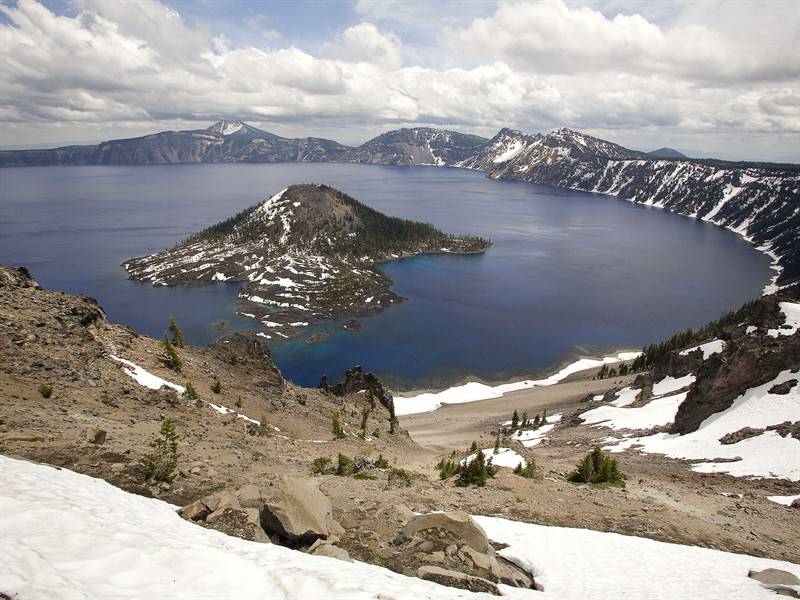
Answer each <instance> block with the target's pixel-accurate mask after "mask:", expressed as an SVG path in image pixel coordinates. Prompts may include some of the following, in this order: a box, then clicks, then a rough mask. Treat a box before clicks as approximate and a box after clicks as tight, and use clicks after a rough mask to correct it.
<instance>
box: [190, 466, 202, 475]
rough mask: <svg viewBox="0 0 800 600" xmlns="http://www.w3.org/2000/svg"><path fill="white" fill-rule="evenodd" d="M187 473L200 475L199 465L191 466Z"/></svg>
mask: <svg viewBox="0 0 800 600" xmlns="http://www.w3.org/2000/svg"><path fill="white" fill-rule="evenodd" d="M189 473H191V474H192V475H200V467H192V468H191V469H189Z"/></svg>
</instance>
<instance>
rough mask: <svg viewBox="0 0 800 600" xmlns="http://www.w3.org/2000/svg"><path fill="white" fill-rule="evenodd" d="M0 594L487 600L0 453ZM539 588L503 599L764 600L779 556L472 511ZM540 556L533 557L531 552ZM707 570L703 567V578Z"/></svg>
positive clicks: (32, 598)
mask: <svg viewBox="0 0 800 600" xmlns="http://www.w3.org/2000/svg"><path fill="white" fill-rule="evenodd" d="M0 509H2V511H3V516H4V518H3V519H2V520H1V521H0V534H2V541H3V543H2V544H0V589H2V590H3V592H4V593H6V594H10V595H11V597H17V595H18V597H20V598H25V599H27V600H39V599H41V600H45V599H47V600H53V599H60V598H115V599H125V598H136V599H139V598H161V597H170V598H187V599H192V600H194V599H197V598H237V599H242V600H250V599H253V600H255V599H258V598H264V599H269V600H277V599H281V598H348V599H350V598H356V599H357V598H364V599H367V598H369V599H373V598H383V599H386V600H390V599H394V598H397V599H405V598H409V597H414V598H420V599H427V598H430V599H434V598H435V599H449V598H464V599H466V598H476V599H477V598H489V597H491V596H488V595H485V594H474V593H471V592H467V591H464V590H459V589H455V588H450V587H443V586H440V585H437V584H434V583H430V582H427V581H423V580H421V579H418V578H415V577H406V576H403V575H400V574H398V573H394V572H392V571H389V570H387V569H383V568H381V567H376V566H373V565H369V564H365V563H362V562H358V561H340V560H337V559H333V558H327V557H322V556H313V555H309V554H304V553H302V552H299V551H295V550H290V549H288V548H284V547H282V546H277V545H273V544H262V543H257V542H250V541H246V540H242V539H239V538H234V537H229V536H226V535H224V534H222V533H219V532H217V531H214V530H210V529H205V528H203V527H199V526H198V525H195V524H193V523H191V522H189V521H186V520H184V519H181V518H180V517H179V516H178V515H177V514H176V513H175V510H174V507H172V506H170V505H169V504H167V503H165V502H163V501H160V500H155V499H150V498H145V497H142V496H137V495H133V494H129V493H126V492H123V491H122V490H120V489H118V488H115V487H113V486H111V485H110V484H108V483H106V482H104V481H102V480H100V479H94V478H92V477H88V476H86V475H80V474H77V473H74V472H71V471H68V470H66V469H56V468H53V467H49V466H45V465H39V464H34V463H30V462H27V461H22V460H15V459H11V458H7V457H5V456H0ZM476 520H477V521H478V523H479V524H480V525H481V526H482V527H483V528H484V529H485V531H486V532H487V534H488V536H489V537H490V538H491V539H493V540H495V541H497V542H500V543H503V544H507V547H506V548H505V549H503V550H501V551H500V553H501V554H502V555H504V556H505V557H507V558H509V559H511V560H512V561H514V562H517V563H518V564H521V565H524V566H525V567H528V568H530V569H532V570H533V571H534V572H535V573H536V577H537V581H540V582H542V584H543V585H544V591H535V590H523V589H519V588H511V587H507V586H504V585H501V586H500V587H501V590H502V592H503V595H504V597H507V598H511V599H517V600H521V599H530V600H534V599H536V598H542V599H547V598H552V599H553V600H565V599H567V598H620V597H623V598H627V599H629V600H640V599H641V600H652V599H653V598H695V597H697V598H699V597H703V598H716V597H719V598H726V599H728V600H739V599H741V600H744V599H748V600H749V599H754V600H755V599H758V598H764V599H765V600H767V599H769V598H774V597H775V595H774V592H773V591H771V590H768V589H766V588H765V587H763V586H762V585H761V584H760V583H758V582H757V581H756V580H754V579H752V578H749V577H748V573H749V571H750V570H763V569H768V568H773V569H782V570H784V571H788V572H789V573H794V574H796V575H800V567H798V566H797V565H793V564H791V563H788V562H783V561H776V560H769V559H763V558H756V557H751V556H746V555H741V554H730V553H726V552H720V551H717V550H710V549H706V548H697V547H691V546H680V545H677V544H667V543H664V542H657V541H653V540H648V539H644V538H636V537H631V536H623V535H619V534H616V533H602V532H598V531H589V530H585V529H572V528H563V527H545V526H541V525H532V524H527V523H520V522H515V521H509V520H506V519H499V518H492V517H480V516H479V517H476ZM543 548H544V549H546V551H542V549H543ZM710 574H713V576H711V575H710Z"/></svg>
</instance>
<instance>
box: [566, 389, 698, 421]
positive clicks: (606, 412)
mask: <svg viewBox="0 0 800 600" xmlns="http://www.w3.org/2000/svg"><path fill="white" fill-rule="evenodd" d="M685 398H686V392H684V393H682V394H675V395H673V396H666V397H664V398H658V399H657V400H651V401H650V402H648V403H647V404H645V405H644V406H639V407H637V408H627V407H618V406H598V407H597V408H593V409H592V410H587V411H586V412H585V413H583V414H582V415H581V419H582V420H583V422H584V423H586V424H587V425H599V426H602V427H610V428H611V429H650V428H651V427H658V426H660V425H667V424H669V423H672V421H674V420H675V413H676V412H677V411H678V407H679V406H680V405H681V402H683V401H684V399H685Z"/></svg>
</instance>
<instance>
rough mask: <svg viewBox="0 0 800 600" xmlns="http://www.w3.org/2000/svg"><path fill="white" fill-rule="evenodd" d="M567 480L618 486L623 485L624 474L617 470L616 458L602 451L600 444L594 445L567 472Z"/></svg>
mask: <svg viewBox="0 0 800 600" xmlns="http://www.w3.org/2000/svg"><path fill="white" fill-rule="evenodd" d="M567 480H568V481H571V482H573V483H607V484H610V485H616V486H620V487H622V486H624V485H625V476H624V475H623V474H622V472H621V471H620V470H619V465H618V464H617V459H616V458H612V457H610V456H609V455H608V454H606V453H605V452H603V450H602V449H601V448H600V446H595V448H594V450H592V451H591V452H590V453H589V454H587V455H586V456H585V457H584V458H583V460H581V462H579V463H578V464H577V466H576V467H575V469H574V470H572V471H570V472H569V473H568V474H567Z"/></svg>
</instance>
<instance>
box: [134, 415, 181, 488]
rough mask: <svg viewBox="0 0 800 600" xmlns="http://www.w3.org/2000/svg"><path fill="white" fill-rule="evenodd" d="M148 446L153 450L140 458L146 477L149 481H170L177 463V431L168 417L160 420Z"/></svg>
mask: <svg viewBox="0 0 800 600" xmlns="http://www.w3.org/2000/svg"><path fill="white" fill-rule="evenodd" d="M150 447H151V448H152V449H153V451H152V452H148V453H147V454H145V455H144V456H143V457H142V458H141V460H140V463H141V464H142V466H143V467H144V471H145V476H146V478H147V479H148V480H151V481H166V482H167V483H169V482H171V481H172V479H173V478H174V472H175V467H176V466H177V464H178V432H177V431H176V430H175V425H174V424H173V423H172V420H171V419H170V418H169V417H167V418H166V419H164V420H163V421H162V422H161V429H160V431H159V433H158V434H156V435H154V436H153V439H152V440H151V441H150Z"/></svg>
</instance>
